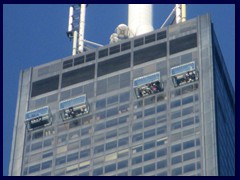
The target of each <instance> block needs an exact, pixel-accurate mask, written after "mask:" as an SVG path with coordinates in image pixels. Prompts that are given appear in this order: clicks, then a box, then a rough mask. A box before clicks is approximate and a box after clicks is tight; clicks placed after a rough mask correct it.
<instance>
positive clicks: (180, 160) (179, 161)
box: [172, 155, 182, 164]
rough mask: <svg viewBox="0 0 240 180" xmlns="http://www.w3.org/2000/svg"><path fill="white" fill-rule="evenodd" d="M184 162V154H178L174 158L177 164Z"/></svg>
mask: <svg viewBox="0 0 240 180" xmlns="http://www.w3.org/2000/svg"><path fill="white" fill-rule="evenodd" d="M181 162H182V155H179V156H176V157H173V158H172V164H177V163H181Z"/></svg>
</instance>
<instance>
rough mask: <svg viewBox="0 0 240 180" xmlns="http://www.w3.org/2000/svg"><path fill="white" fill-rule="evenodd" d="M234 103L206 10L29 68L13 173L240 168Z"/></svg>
mask: <svg viewBox="0 0 240 180" xmlns="http://www.w3.org/2000/svg"><path fill="white" fill-rule="evenodd" d="M29 82H30V83H29ZM234 106H235V97H234V91H233V87H232V85H231V83H230V79H229V76H228V73H227V70H226V67H225V64H224V60H223V57H222V55H221V51H220V48H219V46H218V42H217V39H216V36H215V34H214V29H213V25H212V23H211V20H210V17H209V16H208V15H203V16H199V17H197V18H195V19H192V20H188V21H186V22H184V23H179V24H175V25H171V26H169V27H167V28H163V29H160V30H155V31H153V32H150V33H148V34H144V35H141V36H137V37H135V38H131V39H127V40H122V41H121V42H118V43H115V44H110V45H108V46H104V47H101V48H99V49H96V50H94V51H88V52H84V53H81V54H79V55H76V56H71V57H67V58H63V59H60V60H56V61H53V62H50V63H48V64H44V65H41V66H38V67H34V68H30V69H27V70H24V71H22V72H21V75H20V80H19V90H18V101H17V108H16V117H15V124H14V134H13V142H12V152H11V162H10V167H9V175H81V176H88V175H94V176H95V175H96V176H97V175H120V176H121V175H122V176H124V175H128V176H130V175H132V176H135V175H159V176H166V175H174V176H177V175H203V176H206V175H234V174H235V150H234V149H235V136H234V134H235V108H234Z"/></svg>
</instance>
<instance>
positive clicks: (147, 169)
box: [144, 163, 155, 173]
mask: <svg viewBox="0 0 240 180" xmlns="http://www.w3.org/2000/svg"><path fill="white" fill-rule="evenodd" d="M151 171H155V163H152V164H149V165H146V166H144V173H148V172H151Z"/></svg>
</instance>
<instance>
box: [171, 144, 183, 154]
mask: <svg viewBox="0 0 240 180" xmlns="http://www.w3.org/2000/svg"><path fill="white" fill-rule="evenodd" d="M181 150H182V145H181V144H176V145H173V146H172V147H171V152H172V153H175V152H178V151H181Z"/></svg>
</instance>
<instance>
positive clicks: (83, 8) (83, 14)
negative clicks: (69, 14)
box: [78, 4, 87, 53]
mask: <svg viewBox="0 0 240 180" xmlns="http://www.w3.org/2000/svg"><path fill="white" fill-rule="evenodd" d="M86 6H87V4H81V9H80V21H79V36H78V38H79V39H78V52H79V53H81V52H83V49H84V31H85V17H86Z"/></svg>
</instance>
